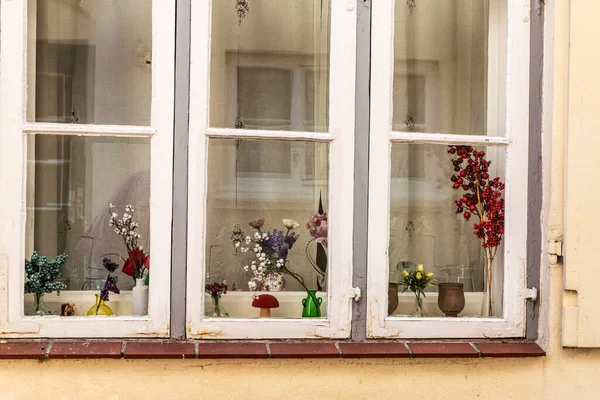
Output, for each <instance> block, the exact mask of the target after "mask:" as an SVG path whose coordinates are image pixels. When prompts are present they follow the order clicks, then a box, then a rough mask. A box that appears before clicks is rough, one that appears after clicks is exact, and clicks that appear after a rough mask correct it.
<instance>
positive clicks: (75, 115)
mask: <svg viewBox="0 0 600 400" xmlns="http://www.w3.org/2000/svg"><path fill="white" fill-rule="evenodd" d="M77 122H79V110H78V109H77V107H75V104H72V105H71V123H72V124H76V123H77Z"/></svg>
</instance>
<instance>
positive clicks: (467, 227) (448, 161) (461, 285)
mask: <svg viewBox="0 0 600 400" xmlns="http://www.w3.org/2000/svg"><path fill="white" fill-rule="evenodd" d="M457 150H458V152H457ZM449 151H452V152H453V154H450V153H449ZM464 151H467V154H465V153H464ZM475 152H477V153H476V154H475ZM480 152H484V153H485V155H482V154H481V153H480ZM458 153H461V155H460V156H459V155H458ZM459 158H462V163H459V162H458V161H460V160H459ZM455 160H457V161H456V165H455ZM505 161H506V160H505V149H504V148H502V147H477V148H471V151H469V150H468V147H467V148H464V149H463V148H462V147H456V146H454V147H452V148H450V147H448V146H445V145H434V144H431V145H420V144H419V145H417V144H406V143H393V144H392V170H391V202H390V207H391V220H390V243H389V265H390V276H389V281H390V287H389V296H388V298H389V303H390V307H389V309H388V312H389V313H390V314H391V315H404V316H405V315H413V316H414V315H417V314H419V315H420V313H417V310H416V301H417V297H418V296H416V294H415V292H413V289H415V290H417V292H416V293H418V287H421V288H423V289H424V294H425V297H424V298H423V297H422V296H421V300H422V304H423V307H424V313H425V316H429V317H443V316H444V312H442V311H441V309H442V308H443V309H444V310H445V311H446V315H447V316H450V315H449V314H452V313H451V312H450V313H449V314H448V312H449V310H451V308H452V307H453V308H452V310H454V312H459V314H458V316H460V317H478V316H482V303H483V299H484V298H485V299H487V297H486V296H485V295H484V289H485V287H486V286H487V285H485V284H484V283H485V280H486V279H485V276H486V274H485V271H486V262H487V260H488V259H491V260H492V263H493V267H492V272H493V277H492V286H491V287H492V303H493V316H496V317H499V316H501V315H502V288H503V243H502V233H501V232H503V229H504V223H503V221H504V214H503V213H504V205H503V204H502V202H503V200H501V199H503V198H504V190H501V186H502V185H500V183H498V184H496V187H494V182H495V181H494V179H495V178H496V177H498V178H499V181H500V182H505V179H504V177H505ZM471 163H472V164H471ZM485 164H487V166H486V165H485ZM476 166H477V168H476V169H475V167H476ZM456 169H458V171H457V170H456ZM485 169H487V172H486V171H485ZM475 170H479V173H475V172H474V171H475ZM463 175H464V176H463ZM476 177H477V179H479V182H485V184H484V185H485V186H481V184H480V186H479V187H480V190H476V189H475V188H476V185H475V183H474V182H475V178H476ZM471 183H473V184H471ZM490 184H491V185H492V186H491V187H490V186H489V185H490ZM455 185H456V186H458V188H457V189H455V188H454V186H455ZM488 187H490V189H489V190H488V189H487V188H488ZM465 189H466V190H465ZM495 193H498V195H499V196H500V197H498V198H496V199H494V198H493V196H495ZM478 199H480V200H478ZM457 202H460V205H458V203H457ZM496 206H497V208H496ZM482 207H483V209H484V211H483V212H482V213H481V211H480V210H481V209H482ZM495 209H497V210H498V212H497V213H494V211H493V210H495ZM500 213H502V214H500ZM479 214H481V215H482V216H483V218H484V219H485V220H488V222H490V223H491V221H493V222H494V224H493V225H489V226H488V225H486V226H485V228H484V232H485V235H483V238H482V239H479V238H478V237H477V235H476V234H475V233H474V231H475V230H477V227H476V226H475V225H476V224H479V223H480V218H479ZM467 218H468V219H467ZM492 227H493V228H494V229H496V232H498V234H497V235H496V234H494V233H493V229H491V228H492ZM495 239H499V240H500V241H499V245H497V246H496V245H495V242H494V240H495ZM484 243H485V244H488V243H489V244H490V246H488V247H487V249H486V248H484V247H483V245H484ZM419 264H422V265H423V271H418V270H417V269H418V265H419ZM403 271H406V272H403ZM417 272H421V273H420V274H419V275H417ZM428 273H432V274H433V275H432V276H431V279H432V281H431V282H430V283H432V284H433V285H431V286H425V284H426V283H427V279H428V278H429V276H428V275H425V274H428ZM407 274H408V276H407ZM403 282H406V283H407V284H408V285H409V288H408V289H407V290H406V291H405V292H404V293H401V292H402V290H403V289H404V288H406V285H403V284H402V283H403ZM457 284H458V285H457ZM410 285H412V286H410ZM398 291H399V292H400V294H398ZM463 293H464V301H465V303H464V304H463V307H462V309H460V307H459V309H460V310H457V309H456V307H457V305H456V304H455V305H453V306H452V307H451V308H448V307H450V306H448V305H447V304H448V302H451V301H455V302H459V303H460V302H461V301H462V296H463ZM438 296H440V297H441V300H443V301H442V302H440V303H439V305H438ZM454 296H456V297H454ZM458 306H460V304H458ZM486 310H487V308H486ZM483 316H487V315H483Z"/></svg>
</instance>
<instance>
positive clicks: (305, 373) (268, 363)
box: [0, 0, 600, 400]
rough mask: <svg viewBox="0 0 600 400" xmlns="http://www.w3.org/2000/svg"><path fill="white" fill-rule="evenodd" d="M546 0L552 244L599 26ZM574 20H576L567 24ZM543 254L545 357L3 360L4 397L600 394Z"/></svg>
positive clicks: (555, 267)
mask: <svg viewBox="0 0 600 400" xmlns="http://www.w3.org/2000/svg"><path fill="white" fill-rule="evenodd" d="M577 1H578V2H584V3H585V5H586V6H585V7H581V8H579V10H585V13H586V14H587V15H600V3H598V2H595V1H593V0H577ZM546 2H547V14H546V25H547V26H546V33H547V38H546V41H547V43H546V46H547V51H546V65H547V66H548V68H547V69H546V79H547V80H546V83H545V86H544V88H545V104H544V110H545V111H544V130H545V134H544V160H545V163H544V173H545V175H544V191H545V196H544V221H543V223H544V227H545V228H544V234H545V236H546V237H545V241H548V240H561V239H562V232H563V229H562V228H563V199H564V190H563V181H564V173H563V171H564V156H563V153H564V143H565V137H566V132H565V121H566V120H567V117H568V115H566V111H565V110H566V107H565V104H566V99H567V94H568V87H567V78H566V77H567V66H568V65H569V66H570V67H571V68H573V67H574V65H581V63H584V62H586V61H585V59H584V58H583V55H580V56H578V57H572V58H570V59H569V54H568V40H569V36H570V33H571V36H573V32H572V31H573V30H579V31H580V30H585V32H587V35H591V36H595V37H596V38H595V39H596V41H598V40H600V32H598V30H597V29H595V26H592V25H591V23H592V22H591V20H589V19H588V20H585V21H579V20H577V19H576V17H577V14H571V16H570V14H569V13H570V10H569V4H568V2H566V1H563V0H560V1H555V0H547V1H546ZM579 6H583V4H580V5H579ZM569 17H571V18H573V19H572V20H571V21H569ZM569 27H571V32H570V31H569ZM553 31H554V35H552V34H551V33H552V32H553ZM590 40H591V39H590ZM590 43H591V41H590ZM591 51H593V49H591ZM577 54H581V53H577ZM579 70H580V71H581V70H583V69H579ZM586 71H588V72H589V76H588V78H589V79H587V85H593V86H595V87H598V89H600V78H598V77H597V74H596V73H595V68H594V66H593V65H589V66H588V67H587V69H586ZM580 107H581V108H578V113H579V115H581V114H583V113H586V118H587V119H588V120H590V119H595V120H596V119H598V120H600V115H599V114H597V113H593V111H594V110H586V109H585V104H584V103H583V102H582V104H581V106H580ZM571 126H574V124H571ZM596 191H597V192H598V191H600V188H597V189H596ZM589 215H590V214H588V216H589ZM591 215H592V216H593V215H595V214H591ZM582 234H586V232H582ZM545 250H547V249H545ZM542 258H543V264H542V291H541V298H540V301H541V321H540V325H541V328H540V338H539V342H540V344H541V345H542V346H543V347H544V348H545V349H546V350H547V352H548V356H547V357H545V358H539V359H479V360H469V359H453V360H441V359H432V360H355V361H352V360H328V361H320V360H283V361H278V360H248V361H244V360H169V361H161V360H148V361H123V360H101V361H50V362H44V363H39V362H37V361H3V362H1V363H0V387H2V389H1V390H0V399H30V398H31V399H36V400H37V399H41V398H56V399H82V398H87V399H94V398H103V399H128V398H137V397H143V398H146V399H152V398H157V399H159V398H160V399H164V398H167V399H174V398H204V397H209V396H210V397H220V398H236V397H238V398H239V397H241V398H278V399H283V398H285V399H294V398H326V399H334V398H341V399H347V398H361V399H362V398H364V399H373V398H400V397H413V398H416V397H417V396H418V397H419V398H434V399H435V398H443V399H455V398H456V399H464V398H484V399H511V398H514V399H524V398H530V399H563V398H564V399H567V398H584V399H587V398H594V397H597V393H599V392H600V381H598V380H595V379H594V378H593V377H594V375H595V373H596V370H597V368H598V365H600V350H588V349H584V350H576V349H563V348H562V347H561V317H562V315H561V306H562V291H563V276H562V264H561V263H560V262H559V259H557V258H556V257H546V256H543V257H542ZM590 261H591V260H590ZM596 328H597V329H598V328H600V327H596Z"/></svg>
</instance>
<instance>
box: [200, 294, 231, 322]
mask: <svg viewBox="0 0 600 400" xmlns="http://www.w3.org/2000/svg"><path fill="white" fill-rule="evenodd" d="M211 300H212V302H211V305H210V306H208V307H207V309H206V312H205V313H204V316H206V317H209V318H224V317H229V314H228V313H227V311H225V308H223V306H222V305H221V296H218V297H212V296H211Z"/></svg>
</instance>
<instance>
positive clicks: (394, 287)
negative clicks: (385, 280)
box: [387, 282, 398, 315]
mask: <svg viewBox="0 0 600 400" xmlns="http://www.w3.org/2000/svg"><path fill="white" fill-rule="evenodd" d="M396 308H398V284H397V283H392V282H390V283H389V284H388V309H387V311H388V315H392V314H393V313H394V311H396Z"/></svg>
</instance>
